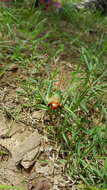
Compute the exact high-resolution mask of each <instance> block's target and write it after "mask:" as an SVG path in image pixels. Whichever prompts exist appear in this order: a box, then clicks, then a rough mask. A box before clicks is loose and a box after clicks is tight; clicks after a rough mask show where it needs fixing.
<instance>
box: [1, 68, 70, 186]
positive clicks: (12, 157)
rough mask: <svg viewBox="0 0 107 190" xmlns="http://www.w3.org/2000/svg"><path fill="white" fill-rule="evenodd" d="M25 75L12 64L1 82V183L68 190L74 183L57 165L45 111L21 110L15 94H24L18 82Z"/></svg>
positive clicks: (56, 148)
mask: <svg viewBox="0 0 107 190" xmlns="http://www.w3.org/2000/svg"><path fill="white" fill-rule="evenodd" d="M30 70H31V68H30ZM28 75H29V70H27V72H26V71H25V69H23V68H22V67H20V66H18V67H16V66H15V67H14V65H11V68H9V69H8V70H6V72H5V73H4V74H3V75H2V77H1V80H0V184H3V185H12V186H17V187H21V190H69V189H71V186H72V183H73V182H72V181H70V179H69V177H68V176H66V175H65V174H64V173H65V165H64V164H62V163H60V162H59V160H60V158H59V150H60V147H59V145H58V144H57V142H55V141H54V140H51V139H48V135H47V132H46V130H45V126H44V118H45V115H46V113H45V111H44V110H43V111H42V110H38V111H35V110H33V111H32V112H31V111H30V110H29V109H28V110H27V111H25V110H24V108H22V107H21V104H22V103H26V102H27V99H26V97H24V96H22V95H20V94H18V93H17V92H19V91H20V92H23V89H22V88H21V82H20V81H23V80H26V78H27V77H28ZM7 79H8V80H7ZM22 94H23V93H22ZM3 189H4V188H3ZM10 189H11V188H10Z"/></svg>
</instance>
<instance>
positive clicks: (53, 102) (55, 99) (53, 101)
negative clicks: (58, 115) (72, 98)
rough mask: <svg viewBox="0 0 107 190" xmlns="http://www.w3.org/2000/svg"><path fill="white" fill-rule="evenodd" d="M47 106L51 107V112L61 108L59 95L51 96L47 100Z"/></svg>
mask: <svg viewBox="0 0 107 190" xmlns="http://www.w3.org/2000/svg"><path fill="white" fill-rule="evenodd" d="M48 106H51V108H52V109H53V110H55V109H57V108H61V96H60V95H59V94H55V95H53V96H51V97H50V98H49V100H48Z"/></svg>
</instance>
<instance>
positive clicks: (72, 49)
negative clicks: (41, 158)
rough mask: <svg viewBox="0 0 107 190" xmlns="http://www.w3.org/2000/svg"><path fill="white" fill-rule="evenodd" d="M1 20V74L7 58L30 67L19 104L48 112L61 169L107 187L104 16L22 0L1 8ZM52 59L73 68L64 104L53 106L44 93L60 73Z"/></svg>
mask: <svg viewBox="0 0 107 190" xmlns="http://www.w3.org/2000/svg"><path fill="white" fill-rule="evenodd" d="M0 23H1V24H0V48H1V50H0V59H1V61H2V62H3V67H2V68H1V69H0V76H2V75H4V74H5V73H6V72H7V66H6V63H14V64H19V66H20V67H21V68H22V69H23V70H25V71H28V78H27V80H24V81H22V85H23V89H24V92H23V93H22V94H21V96H25V97H26V98H27V102H26V103H23V104H22V105H21V106H22V107H23V109H30V110H31V111H32V110H40V109H45V110H46V112H47V114H48V115H49V116H50V118H51V122H50V123H48V124H47V123H45V126H46V130H47V132H48V134H49V138H50V137H51V138H52V139H53V141H57V142H58V143H59V145H60V147H61V148H60V155H59V160H58V161H59V162H65V166H66V167H65V173H67V174H69V176H70V177H71V180H72V181H74V185H77V186H78V187H79V185H80V186H81V187H82V189H85V186H84V184H85V185H86V187H87V189H92V190H94V189H96V190H97V189H100V188H102V189H103V188H107V110H106V109H107V99H106V98H107V95H106V93H107V78H106V76H107V70H106V68H107V61H106V56H107V53H106V52H107V34H106V27H107V18H106V17H101V16H100V15H99V13H96V14H92V13H89V12H85V11H80V12H77V11H76V10H74V9H73V8H70V7H69V6H68V5H65V6H64V11H63V12H61V13H58V12H55V11H53V13H51V12H48V13H46V12H43V11H42V10H38V9H37V10H36V9H35V8H34V7H33V5H32V4H27V3H26V2H25V3H24V2H22V3H16V4H15V5H14V6H13V7H12V8H9V9H8V8H1V10H0ZM45 55H46V56H45ZM56 59H59V60H62V61H63V60H64V61H66V62H69V63H70V64H71V66H72V67H73V70H72V71H71V74H70V75H71V80H70V81H69V88H65V89H62V91H61V93H62V108H61V109H60V110H59V109H57V110H51V109H50V108H49V107H48V105H47V100H46V98H47V93H49V92H48V90H49V84H50V81H52V80H55V79H56V78H57V76H58V75H60V70H59V66H58V62H57V66H56V67H55V66H54V67H53V65H54V64H53V63H55V61H56ZM31 64H32V65H33V67H32V68H29V65H31ZM17 80H18V79H17ZM51 93H54V90H53V89H51ZM52 116H55V117H56V119H55V120H54V119H52ZM82 184H83V186H82ZM81 187H80V188H81ZM95 187H96V188H95Z"/></svg>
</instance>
